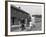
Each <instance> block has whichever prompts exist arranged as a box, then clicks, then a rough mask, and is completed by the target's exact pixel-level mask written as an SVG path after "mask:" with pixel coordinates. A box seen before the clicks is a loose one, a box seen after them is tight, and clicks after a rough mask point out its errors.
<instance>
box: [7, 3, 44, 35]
mask: <svg viewBox="0 0 46 37" xmlns="http://www.w3.org/2000/svg"><path fill="white" fill-rule="evenodd" d="M7 7H8V35H19V34H35V33H44V3H41V4H40V3H32V2H31V3H28V2H25V3H24V2H8V6H7Z"/></svg>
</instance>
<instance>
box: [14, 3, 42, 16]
mask: <svg viewBox="0 0 46 37" xmlns="http://www.w3.org/2000/svg"><path fill="white" fill-rule="evenodd" d="M14 6H16V7H20V9H22V10H24V11H26V12H27V13H29V14H30V15H35V14H36V15H40V14H42V7H41V5H20V4H15V5H14Z"/></svg>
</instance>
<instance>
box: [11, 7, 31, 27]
mask: <svg viewBox="0 0 46 37" xmlns="http://www.w3.org/2000/svg"><path fill="white" fill-rule="evenodd" d="M30 21H31V16H30V14H29V13H27V12H26V11H24V10H22V9H21V8H20V7H19V8H17V7H14V6H11V25H22V23H23V24H24V25H26V26H29V22H30Z"/></svg>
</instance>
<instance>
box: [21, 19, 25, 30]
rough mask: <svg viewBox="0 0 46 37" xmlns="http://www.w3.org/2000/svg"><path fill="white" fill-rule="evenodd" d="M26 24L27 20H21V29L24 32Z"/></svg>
mask: <svg viewBox="0 0 46 37" xmlns="http://www.w3.org/2000/svg"><path fill="white" fill-rule="evenodd" d="M24 23H25V20H24V19H22V20H21V29H22V31H23V30H24V29H25V26H24Z"/></svg>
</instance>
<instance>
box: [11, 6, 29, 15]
mask: <svg viewBox="0 0 46 37" xmlns="http://www.w3.org/2000/svg"><path fill="white" fill-rule="evenodd" d="M11 8H13V9H14V10H15V9H16V10H18V11H20V12H22V13H25V14H27V15H29V13H27V12H26V11H24V10H22V9H19V8H17V7H14V6H11Z"/></svg>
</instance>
